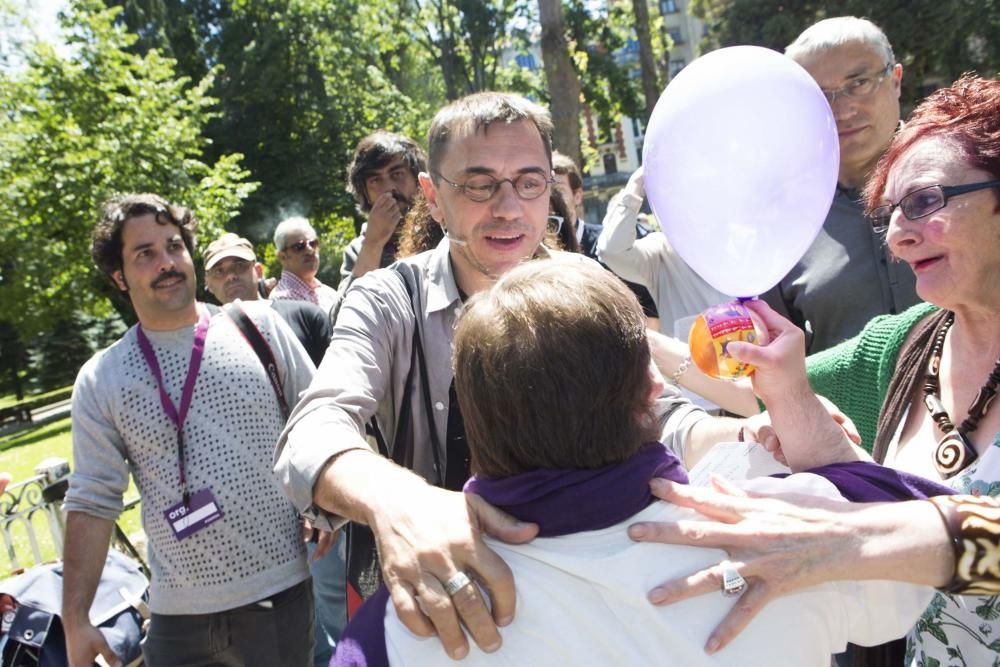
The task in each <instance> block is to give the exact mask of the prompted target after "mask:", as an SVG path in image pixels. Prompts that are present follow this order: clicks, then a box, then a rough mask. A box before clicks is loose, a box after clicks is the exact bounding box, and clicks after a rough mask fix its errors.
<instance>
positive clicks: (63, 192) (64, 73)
mask: <svg viewBox="0 0 1000 667" xmlns="http://www.w3.org/2000/svg"><path fill="white" fill-rule="evenodd" d="M117 13H118V10H117V9H114V10H108V9H106V8H105V7H104V6H103V5H102V4H101V3H100V2H98V0H73V2H72V3H71V4H70V7H69V9H68V10H67V12H66V14H65V16H64V18H63V21H64V25H65V28H66V30H65V32H66V34H67V35H68V38H67V41H68V43H69V44H68V47H69V49H70V50H71V53H72V55H71V56H61V55H59V54H57V53H56V52H55V51H54V50H53V48H52V47H51V46H49V45H47V44H35V45H34V46H32V47H31V48H30V49H29V50H28V51H27V52H26V53H25V54H24V60H25V68H24V69H23V70H21V71H18V72H15V73H6V74H0V256H2V257H3V258H4V263H3V265H2V266H0V312H3V313H4V317H5V318H7V319H9V320H10V322H11V324H12V325H13V326H14V327H15V328H16V329H17V331H18V332H19V334H20V336H21V338H22V340H24V341H29V340H31V339H32V338H33V337H34V336H35V335H36V334H39V333H41V332H44V331H46V330H48V329H50V328H51V327H52V326H53V325H54V324H55V323H56V322H57V321H60V320H63V319H65V318H67V317H70V316H71V315H72V314H73V313H77V312H78V311H82V312H83V313H90V314H95V315H106V314H108V312H109V302H108V300H107V299H105V298H104V294H102V292H101V291H100V290H98V289H95V285H96V284H97V280H98V279H97V278H96V277H95V272H94V269H93V265H92V263H91V259H90V256H89V255H90V252H89V251H90V230H91V229H92V227H93V223H94V221H95V220H96V216H97V213H98V209H99V205H100V203H101V202H102V201H104V200H105V199H107V198H108V197H109V196H110V195H112V194H115V193H119V192H128V191H140V192H149V191H152V192H157V193H159V194H162V195H163V196H164V197H166V198H167V199H170V200H173V201H176V202H179V203H182V204H185V205H188V206H190V207H191V208H192V209H193V210H194V212H195V214H196V216H197V217H198V220H199V223H200V227H201V230H202V233H204V234H207V235H209V236H211V235H215V234H218V233H220V232H221V231H222V229H223V226H224V225H225V223H226V222H227V221H229V220H230V219H231V218H232V217H233V216H234V215H235V214H236V212H237V211H238V210H239V206H240V203H241V201H242V200H243V198H244V197H245V196H246V195H247V194H248V193H249V192H251V191H252V189H253V186H252V185H251V184H249V183H247V182H246V176H247V174H246V172H245V171H244V170H243V169H242V168H241V167H240V163H239V159H240V158H239V156H238V155H233V154H225V155H220V156H218V158H217V159H216V160H215V161H214V163H211V164H209V163H207V162H205V161H204V160H203V158H202V149H203V148H204V145H205V141H204V138H203V137H202V134H201V131H202V127H203V126H204V124H205V123H206V122H207V120H208V119H209V118H210V117H211V116H212V114H213V113H214V112H213V111H212V105H213V104H214V100H213V99H212V98H210V97H209V96H208V95H207V94H206V91H207V89H208V88H209V86H211V83H212V79H211V77H209V78H207V79H205V80H203V81H201V82H199V83H197V84H192V82H191V81H190V80H188V79H186V78H184V77H177V76H176V74H175V71H174V63H173V61H171V60H169V59H167V58H164V57H163V56H162V55H160V53H159V52H158V51H155V50H154V51H149V52H148V53H147V54H146V55H144V56H140V55H138V54H135V53H133V52H130V51H129V48H130V47H131V46H132V44H133V43H134V41H135V38H134V37H132V36H130V35H129V34H127V32H126V31H125V30H124V29H123V28H122V27H120V26H116V25H115V18H116V16H117Z"/></svg>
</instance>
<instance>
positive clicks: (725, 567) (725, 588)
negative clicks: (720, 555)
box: [719, 560, 747, 597]
mask: <svg viewBox="0 0 1000 667" xmlns="http://www.w3.org/2000/svg"><path fill="white" fill-rule="evenodd" d="M719 567H720V568H722V594H723V595H726V596H729V597H736V596H738V595H742V594H743V591H745V590H746V589H747V580H746V579H744V578H743V575H742V574H740V573H739V572H737V571H736V568H735V567H733V564H732V563H730V562H729V561H728V560H724V561H722V562H721V563H719Z"/></svg>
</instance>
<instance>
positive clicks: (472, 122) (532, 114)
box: [427, 92, 552, 182]
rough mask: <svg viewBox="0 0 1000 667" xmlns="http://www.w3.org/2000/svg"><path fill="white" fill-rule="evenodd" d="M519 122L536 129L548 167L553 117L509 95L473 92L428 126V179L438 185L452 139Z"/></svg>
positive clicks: (439, 114)
mask: <svg viewBox="0 0 1000 667" xmlns="http://www.w3.org/2000/svg"><path fill="white" fill-rule="evenodd" d="M518 121H528V122H530V123H531V124H532V125H534V126H535V129H537V130H538V134H539V135H540V136H541V138H542V144H543V145H544V146H545V155H546V157H547V158H548V159H549V163H550V164H551V162H552V117H551V116H550V115H549V112H548V111H547V110H546V109H544V108H543V107H540V106H538V105H537V104H535V103H534V102H532V101H530V100H528V99H526V98H524V97H521V96H520V95H513V94H511V93H494V92H483V93H473V94H472V95H466V96H465V97H463V98H461V99H458V100H455V101H454V102H452V103H451V104H449V105H448V106H446V107H445V108H443V109H441V111H439V112H438V113H437V115H436V116H434V120H433V121H431V127H430V129H429V130H428V131H427V149H428V153H429V159H428V164H429V166H430V172H431V178H433V179H434V181H435V182H437V171H438V169H439V168H440V166H441V159H442V158H443V156H444V151H445V149H446V148H447V146H448V142H449V141H451V139H452V137H454V136H456V135H459V136H465V135H471V134H475V133H476V132H479V131H480V130H482V131H483V132H486V131H488V130H489V127H490V125H492V124H493V123H516V122H518Z"/></svg>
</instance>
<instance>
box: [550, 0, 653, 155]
mask: <svg viewBox="0 0 1000 667" xmlns="http://www.w3.org/2000/svg"><path fill="white" fill-rule="evenodd" d="M609 5H610V6H609V7H603V8H595V7H594V6H593V4H592V3H589V2H587V1H586V0H567V2H566V4H565V5H564V10H565V13H566V25H567V28H568V30H569V34H570V36H571V39H572V42H573V49H574V51H575V53H574V62H575V63H576V66H577V73H578V74H579V76H580V84H581V86H582V88H583V97H584V99H585V100H586V102H587V104H588V105H589V106H590V108H591V109H593V110H594V112H596V113H597V114H598V116H599V117H600V128H599V130H600V134H601V136H599V137H598V138H597V140H598V142H599V143H600V142H604V141H609V140H611V138H612V135H611V133H612V132H613V131H614V127H615V125H616V124H617V122H618V120H619V119H620V118H621V116H622V115H623V114H624V115H626V116H632V117H639V116H641V115H642V110H643V99H642V90H641V88H640V81H639V78H638V77H632V76H630V75H629V72H630V70H631V69H633V67H638V64H637V63H636V64H635V65H634V66H632V67H629V66H623V65H622V64H620V63H619V62H618V60H617V57H618V56H617V54H618V53H619V52H620V51H621V50H622V49H623V48H624V47H625V46H626V45H627V44H628V40H629V39H634V34H633V32H632V25H633V22H634V17H633V15H632V10H631V7H630V6H629V3H622V2H619V3H609ZM584 143H586V142H584Z"/></svg>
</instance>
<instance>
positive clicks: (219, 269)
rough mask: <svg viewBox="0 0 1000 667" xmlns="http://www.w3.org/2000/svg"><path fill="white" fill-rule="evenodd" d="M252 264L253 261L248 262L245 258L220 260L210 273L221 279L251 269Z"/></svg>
mask: <svg viewBox="0 0 1000 667" xmlns="http://www.w3.org/2000/svg"><path fill="white" fill-rule="evenodd" d="M252 264H253V262H248V261H247V260H245V259H234V260H233V261H231V262H228V263H224V262H219V263H218V264H216V265H215V266H213V267H212V268H210V269H209V270H208V275H210V276H212V277H213V278H215V279H216V280H221V279H222V278H225V277H226V276H229V275H234V274H237V275H238V274H240V273H243V272H244V271H246V270H247V269H249V268H250V266H251V265H252Z"/></svg>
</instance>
